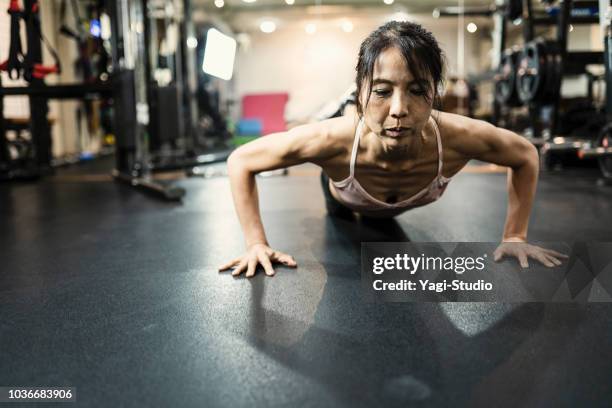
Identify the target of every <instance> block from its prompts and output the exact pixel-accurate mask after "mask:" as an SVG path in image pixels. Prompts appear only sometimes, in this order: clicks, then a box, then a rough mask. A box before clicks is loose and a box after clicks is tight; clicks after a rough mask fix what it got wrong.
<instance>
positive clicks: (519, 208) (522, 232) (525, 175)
mask: <svg viewBox="0 0 612 408" xmlns="http://www.w3.org/2000/svg"><path fill="white" fill-rule="evenodd" d="M538 172H539V162H538V154H537V151H536V150H535V148H534V149H533V150H532V151H531V152H530V155H529V158H528V160H527V161H525V163H524V164H523V165H522V166H520V167H515V168H510V169H509V170H508V214H507V217H506V224H505V226H504V236H503V240H504V241H509V240H510V241H511V240H523V241H526V240H527V229H528V226H529V215H530V214H531V206H532V204H533V199H534V197H535V192H536V187H537V183H538Z"/></svg>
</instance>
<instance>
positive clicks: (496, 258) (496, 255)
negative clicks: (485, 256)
mask: <svg viewBox="0 0 612 408" xmlns="http://www.w3.org/2000/svg"><path fill="white" fill-rule="evenodd" d="M503 257H504V253H503V252H502V251H501V250H500V249H499V248H497V249H496V250H495V252H493V260H494V261H495V262H499V261H500V260H501V259H502V258H503Z"/></svg>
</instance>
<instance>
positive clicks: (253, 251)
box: [219, 244, 297, 278]
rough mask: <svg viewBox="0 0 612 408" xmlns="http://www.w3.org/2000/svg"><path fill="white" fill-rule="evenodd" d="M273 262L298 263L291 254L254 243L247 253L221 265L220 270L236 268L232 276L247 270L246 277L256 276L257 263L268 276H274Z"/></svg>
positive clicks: (294, 264) (289, 264)
mask: <svg viewBox="0 0 612 408" xmlns="http://www.w3.org/2000/svg"><path fill="white" fill-rule="evenodd" d="M272 263H281V264H283V265H286V266H290V267H293V268H295V267H296V266H297V263H296V262H295V260H294V259H293V257H292V256H291V255H288V254H285V253H283V252H280V251H275V250H273V249H272V248H270V247H269V246H268V245H266V244H254V245H251V246H250V247H248V249H247V252H246V254H244V255H242V256H239V257H238V258H236V259H234V260H232V261H230V262H228V263H226V264H224V265H221V266H220V267H219V272H222V271H225V270H228V269H230V268H234V270H233V271H232V276H238V275H240V274H241V273H242V272H244V271H246V277H247V278H250V277H252V276H255V270H256V269H257V265H261V266H262V267H263V269H264V271H265V272H266V275H268V276H274V268H272Z"/></svg>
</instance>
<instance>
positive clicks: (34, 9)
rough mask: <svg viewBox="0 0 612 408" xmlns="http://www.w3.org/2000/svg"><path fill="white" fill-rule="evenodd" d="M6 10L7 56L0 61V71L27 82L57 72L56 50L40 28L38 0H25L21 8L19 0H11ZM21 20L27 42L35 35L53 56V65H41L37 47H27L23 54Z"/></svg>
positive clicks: (58, 69) (58, 62) (58, 65)
mask: <svg viewBox="0 0 612 408" xmlns="http://www.w3.org/2000/svg"><path fill="white" fill-rule="evenodd" d="M7 12H8V13H9V14H10V16H11V39H10V46H9V56H8V59H7V60H6V61H4V62H2V63H0V71H7V72H8V76H9V78H10V79H19V78H20V77H23V78H24V79H25V80H26V81H28V82H32V80H33V79H42V78H44V77H45V76H47V75H49V74H53V73H56V74H59V73H60V72H61V65H60V61H59V57H58V56H57V52H55V50H54V49H53V47H51V45H50V44H49V42H48V41H47V39H46V38H45V36H44V35H43V33H42V30H41V28H40V16H39V4H38V0H29V1H28V0H26V1H25V8H24V9H23V10H22V9H21V8H20V7H19V0H11V2H10V4H9V8H8V10H7ZM21 20H23V21H24V22H25V24H26V27H27V32H28V44H30V37H36V38H37V39H38V41H39V42H42V43H43V44H44V45H45V47H46V48H47V50H48V51H49V53H50V54H51V56H52V57H53V59H54V61H55V64H54V65H50V66H45V65H42V63H41V61H40V58H38V55H37V54H38V52H37V49H31V48H30V47H28V48H27V49H28V53H27V54H23V51H22V49H21V33H20V22H21Z"/></svg>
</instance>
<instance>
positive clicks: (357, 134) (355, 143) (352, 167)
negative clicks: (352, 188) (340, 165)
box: [349, 118, 363, 177]
mask: <svg viewBox="0 0 612 408" xmlns="http://www.w3.org/2000/svg"><path fill="white" fill-rule="evenodd" d="M362 127H363V118H361V119H360V120H359V124H358V125H357V130H356V131H355V138H354V139H355V140H354V141H353V150H352V151H351V165H350V176H349V177H354V176H355V161H356V160H357V151H358V150H359V139H360V138H361V128H362Z"/></svg>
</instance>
